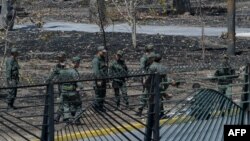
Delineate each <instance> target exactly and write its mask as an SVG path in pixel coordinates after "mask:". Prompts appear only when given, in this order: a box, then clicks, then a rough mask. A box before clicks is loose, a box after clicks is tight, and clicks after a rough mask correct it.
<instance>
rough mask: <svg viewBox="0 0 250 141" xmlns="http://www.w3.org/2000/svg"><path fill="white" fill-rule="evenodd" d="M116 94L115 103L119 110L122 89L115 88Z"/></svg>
mask: <svg viewBox="0 0 250 141" xmlns="http://www.w3.org/2000/svg"><path fill="white" fill-rule="evenodd" d="M114 92H115V103H116V106H117V108H118V107H119V106H120V94H119V93H120V89H119V88H114Z"/></svg>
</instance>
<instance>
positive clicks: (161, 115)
mask: <svg viewBox="0 0 250 141" xmlns="http://www.w3.org/2000/svg"><path fill="white" fill-rule="evenodd" d="M156 104H157V103H156ZM159 104H160V118H163V117H164V105H163V96H161V98H160V103H159Z"/></svg>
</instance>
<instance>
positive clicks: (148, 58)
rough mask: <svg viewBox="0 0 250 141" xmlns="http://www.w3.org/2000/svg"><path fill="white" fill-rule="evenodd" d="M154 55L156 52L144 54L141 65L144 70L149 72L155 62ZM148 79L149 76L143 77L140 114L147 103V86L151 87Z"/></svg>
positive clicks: (138, 113)
mask: <svg viewBox="0 0 250 141" xmlns="http://www.w3.org/2000/svg"><path fill="white" fill-rule="evenodd" d="M149 47H151V46H149ZM147 48H148V47H147ZM154 55H155V53H154V52H149V53H148V54H144V55H143V56H142V58H141V59H140V67H141V70H142V71H143V72H148V69H149V66H150V65H151V64H152V62H153V60H152V59H153V58H154ZM146 81H147V78H145V77H144V78H142V83H143V94H142V95H141V96H140V107H139V108H138V112H137V115H138V116H140V115H141V113H142V111H143V108H144V107H145V106H146V105H147V99H148V93H149V91H148V88H147V87H150V86H147V83H149V82H146Z"/></svg>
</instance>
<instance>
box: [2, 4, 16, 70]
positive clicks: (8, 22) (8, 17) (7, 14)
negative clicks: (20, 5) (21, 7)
mask: <svg viewBox="0 0 250 141" xmlns="http://www.w3.org/2000/svg"><path fill="white" fill-rule="evenodd" d="M14 2H15V1H14V0H2V1H1V4H2V8H1V16H0V21H1V22H0V23H1V24H0V26H1V27H0V28H1V30H2V35H1V37H2V39H3V40H4V42H5V46H4V52H3V53H4V54H3V60H2V62H1V65H0V71H2V69H3V65H4V62H5V59H6V54H7V49H8V46H9V40H8V33H9V30H12V29H13V26H14V21H15V17H16V12H15V9H14V7H13V4H14Z"/></svg>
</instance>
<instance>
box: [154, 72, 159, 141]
mask: <svg viewBox="0 0 250 141" xmlns="http://www.w3.org/2000/svg"><path fill="white" fill-rule="evenodd" d="M154 103H155V105H154V127H153V131H154V133H153V139H154V140H155V141H159V140H160V131H159V130H160V112H161V111H160V110H161V109H160V105H161V94H160V75H159V74H158V73H157V74H156V75H155V77H154Z"/></svg>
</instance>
